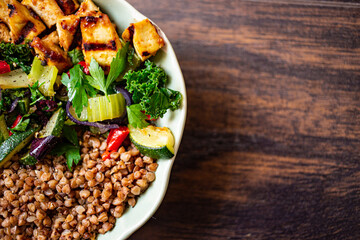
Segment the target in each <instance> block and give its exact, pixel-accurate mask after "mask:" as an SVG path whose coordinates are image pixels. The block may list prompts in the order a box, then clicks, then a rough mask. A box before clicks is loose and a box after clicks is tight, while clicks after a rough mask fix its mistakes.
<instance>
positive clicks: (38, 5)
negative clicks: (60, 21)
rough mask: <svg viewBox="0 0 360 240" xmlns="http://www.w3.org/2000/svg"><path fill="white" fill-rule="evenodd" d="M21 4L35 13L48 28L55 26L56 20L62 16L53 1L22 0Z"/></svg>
mask: <svg viewBox="0 0 360 240" xmlns="http://www.w3.org/2000/svg"><path fill="white" fill-rule="evenodd" d="M21 3H22V4H24V5H26V6H28V7H29V8H31V9H32V10H33V11H34V12H36V14H37V15H39V17H40V18H41V19H42V20H43V21H44V23H45V24H46V26H48V28H51V27H52V26H53V25H55V24H56V19H57V18H59V17H62V16H64V13H63V11H62V10H61V8H60V7H59V5H58V4H57V3H56V1H55V0H23V1H22V2H21Z"/></svg>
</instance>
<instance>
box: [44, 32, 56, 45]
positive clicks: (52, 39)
mask: <svg viewBox="0 0 360 240" xmlns="http://www.w3.org/2000/svg"><path fill="white" fill-rule="evenodd" d="M41 40H43V41H44V42H46V43H48V44H54V45H59V35H58V34H57V32H56V31H53V32H52V33H50V34H49V35H47V36H45V37H43V38H42V39H41Z"/></svg>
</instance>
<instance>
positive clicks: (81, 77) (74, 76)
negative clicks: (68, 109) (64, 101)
mask: <svg viewBox="0 0 360 240" xmlns="http://www.w3.org/2000/svg"><path fill="white" fill-rule="evenodd" d="M61 82H62V83H63V84H64V85H65V86H66V87H67V89H68V97H69V101H71V102H72V105H73V107H74V109H75V113H76V115H77V116H78V117H80V116H81V112H82V111H83V108H84V106H85V107H87V105H88V95H89V96H95V95H96V91H95V89H94V88H93V87H92V86H91V85H90V84H89V82H88V79H87V78H86V77H85V73H84V72H83V71H82V70H81V68H80V65H78V64H77V65H75V66H74V67H73V68H72V69H70V77H69V76H68V75H67V74H66V73H63V75H62V79H61Z"/></svg>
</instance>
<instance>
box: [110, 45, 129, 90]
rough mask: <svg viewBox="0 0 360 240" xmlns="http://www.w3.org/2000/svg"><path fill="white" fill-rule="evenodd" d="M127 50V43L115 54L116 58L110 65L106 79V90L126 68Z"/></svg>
mask: <svg viewBox="0 0 360 240" xmlns="http://www.w3.org/2000/svg"><path fill="white" fill-rule="evenodd" d="M128 48H129V42H127V43H126V44H125V46H124V47H123V48H121V49H120V50H119V51H118V52H117V53H116V57H115V58H113V60H112V61H111V65H110V72H109V75H108V76H107V79H106V89H108V88H109V86H110V85H111V84H112V83H113V82H114V81H115V80H116V79H117V78H118V77H119V75H120V73H122V72H123V71H124V69H125V67H126V54H127V51H128Z"/></svg>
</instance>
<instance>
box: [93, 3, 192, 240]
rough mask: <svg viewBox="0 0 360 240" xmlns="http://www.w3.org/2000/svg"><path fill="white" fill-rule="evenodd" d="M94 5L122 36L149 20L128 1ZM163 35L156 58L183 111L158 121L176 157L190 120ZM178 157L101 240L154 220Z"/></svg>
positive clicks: (162, 166)
mask: <svg viewBox="0 0 360 240" xmlns="http://www.w3.org/2000/svg"><path fill="white" fill-rule="evenodd" d="M94 2H95V3H96V4H97V5H98V6H99V7H100V8H101V10H102V11H103V12H104V13H106V14H108V15H109V17H110V19H111V20H112V21H113V22H115V23H116V25H117V28H118V32H119V34H121V33H122V31H123V30H124V29H126V28H127V27H128V26H129V24H130V23H134V22H137V21H141V20H143V19H145V18H146V17H145V16H144V15H142V14H141V13H139V12H138V11H137V10H136V9H135V8H134V7H132V6H131V5H130V4H129V3H127V2H126V1H124V0H94ZM154 24H155V23H154ZM159 33H160V34H161V36H162V37H163V38H164V40H165V47H164V48H163V49H162V50H160V51H159V52H158V54H157V55H156V56H155V59H154V60H155V63H156V64H158V65H160V66H161V67H162V68H164V69H165V71H166V73H167V74H168V75H169V77H170V82H169V84H168V85H167V87H169V88H171V89H174V90H177V91H180V92H181V94H182V95H183V102H182V106H181V108H180V109H179V110H176V111H174V112H171V111H168V113H167V114H166V115H165V116H164V118H162V119H160V120H159V121H158V122H157V125H158V126H166V127H169V128H170V129H171V131H172V132H173V134H174V137H175V156H176V153H177V151H178V149H179V145H180V141H181V138H182V134H183V131H184V126H185V120H186V104H187V102H186V89H185V82H184V78H183V75H182V73H181V69H180V66H179V63H178V61H177V59H176V56H175V52H174V50H173V48H172V46H171V44H170V42H169V40H168V39H167V37H166V36H165V34H164V33H163V32H162V31H161V30H160V29H159ZM175 156H174V157H173V158H172V159H160V160H158V161H157V163H158V164H159V167H158V168H157V170H156V180H155V181H154V182H153V183H151V185H150V187H149V188H148V189H147V190H146V192H145V193H144V194H142V195H141V196H140V197H139V198H138V201H137V203H136V205H135V207H134V208H131V207H129V208H128V209H127V210H126V211H125V213H124V215H123V216H122V217H121V218H119V219H117V221H116V225H115V227H114V229H113V230H112V231H110V232H108V233H106V234H105V235H101V234H100V235H99V237H98V240H120V239H127V238H128V237H129V236H130V235H131V234H133V233H134V232H135V231H136V230H137V229H139V228H140V227H141V226H142V225H144V224H145V222H146V221H148V220H149V219H150V217H151V216H152V215H153V214H154V213H155V212H156V210H157V209H158V207H159V206H160V204H161V202H162V200H163V198H164V196H165V193H166V189H167V186H168V183H169V178H170V173H171V168H172V165H173V163H174V160H175Z"/></svg>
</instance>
